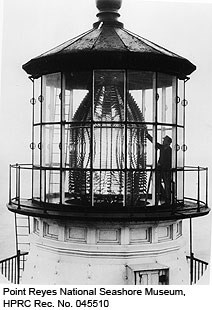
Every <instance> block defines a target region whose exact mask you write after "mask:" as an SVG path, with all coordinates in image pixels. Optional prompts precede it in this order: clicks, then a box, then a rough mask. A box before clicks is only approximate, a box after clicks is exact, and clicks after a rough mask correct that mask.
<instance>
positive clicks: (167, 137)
mask: <svg viewBox="0 0 212 310" xmlns="http://www.w3.org/2000/svg"><path fill="white" fill-rule="evenodd" d="M164 139H167V140H168V141H169V143H170V144H171V143H172V138H170V137H169V136H165V137H164Z"/></svg>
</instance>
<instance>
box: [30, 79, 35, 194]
mask: <svg viewBox="0 0 212 310" xmlns="http://www.w3.org/2000/svg"><path fill="white" fill-rule="evenodd" d="M32 100H33V102H32V192H31V195H32V199H33V193H34V160H35V159H34V158H35V147H34V142H35V129H34V126H35V104H36V102H35V81H34V79H32Z"/></svg>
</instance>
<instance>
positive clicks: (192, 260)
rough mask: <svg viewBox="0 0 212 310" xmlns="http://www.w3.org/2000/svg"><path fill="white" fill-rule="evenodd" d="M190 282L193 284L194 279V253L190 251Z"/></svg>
mask: <svg viewBox="0 0 212 310" xmlns="http://www.w3.org/2000/svg"><path fill="white" fill-rule="evenodd" d="M190 257H191V258H190V275H191V278H190V284H191V285H192V284H193V281H194V253H190Z"/></svg>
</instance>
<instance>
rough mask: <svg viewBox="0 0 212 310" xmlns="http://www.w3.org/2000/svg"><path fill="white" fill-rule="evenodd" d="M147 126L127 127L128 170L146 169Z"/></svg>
mask: <svg viewBox="0 0 212 310" xmlns="http://www.w3.org/2000/svg"><path fill="white" fill-rule="evenodd" d="M146 131H147V127H146V125H133V124H132V125H128V127H127V168H132V169H145V168H146V151H147V150H146V145H147V144H146Z"/></svg>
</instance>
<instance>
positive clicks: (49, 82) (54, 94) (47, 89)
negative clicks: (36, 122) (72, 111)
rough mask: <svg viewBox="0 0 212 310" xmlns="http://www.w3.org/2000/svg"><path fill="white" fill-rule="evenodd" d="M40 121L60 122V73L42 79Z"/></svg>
mask: <svg viewBox="0 0 212 310" xmlns="http://www.w3.org/2000/svg"><path fill="white" fill-rule="evenodd" d="M42 84H43V86H42V98H41V99H42V119H43V122H60V115H61V73H53V74H48V75H45V76H43V77H42Z"/></svg>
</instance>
